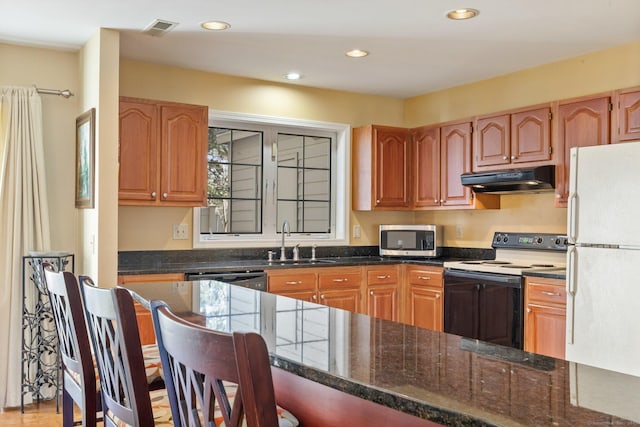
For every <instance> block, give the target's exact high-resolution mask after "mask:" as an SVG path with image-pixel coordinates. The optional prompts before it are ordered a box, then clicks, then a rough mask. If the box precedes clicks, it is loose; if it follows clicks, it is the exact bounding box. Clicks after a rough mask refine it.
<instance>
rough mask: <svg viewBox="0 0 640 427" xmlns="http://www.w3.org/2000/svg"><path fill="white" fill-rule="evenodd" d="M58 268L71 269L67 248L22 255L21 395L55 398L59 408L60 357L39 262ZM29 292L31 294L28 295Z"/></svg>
mask: <svg viewBox="0 0 640 427" xmlns="http://www.w3.org/2000/svg"><path fill="white" fill-rule="evenodd" d="M44 262H48V263H50V264H52V265H54V266H55V267H56V269H57V270H58V271H71V272H73V270H74V256H73V254H71V253H68V252H34V253H32V254H31V255H29V256H25V257H22V372H21V378H22V390H21V391H22V395H21V398H20V410H21V411H22V412H24V396H25V395H26V394H29V393H30V394H31V397H32V399H33V400H35V401H37V402H40V400H48V399H54V398H55V399H56V411H57V412H59V410H60V408H59V405H60V403H59V402H60V399H58V396H59V395H60V386H61V384H60V357H59V351H58V335H57V333H56V325H55V320H54V318H53V313H52V312H51V304H50V303H49V295H48V293H47V288H46V284H45V281H44V274H43V271H42V263H44ZM29 296H31V298H29Z"/></svg>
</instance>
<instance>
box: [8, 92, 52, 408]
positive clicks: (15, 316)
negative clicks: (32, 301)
mask: <svg viewBox="0 0 640 427" xmlns="http://www.w3.org/2000/svg"><path fill="white" fill-rule="evenodd" d="M0 151H1V152H2V163H1V164H0V227H1V230H2V232H1V233H0V407H11V406H18V405H20V396H21V383H22V379H21V378H20V372H21V365H22V363H21V335H22V256H23V255H26V254H27V253H28V252H30V251H46V250H49V249H50V247H49V215H48V210H47V197H46V196H47V195H46V188H45V171H44V148H43V135H42V104H41V102H40V95H38V93H37V91H36V89H35V88H19V87H0ZM29 399H30V396H29ZM25 403H28V401H26V402H25Z"/></svg>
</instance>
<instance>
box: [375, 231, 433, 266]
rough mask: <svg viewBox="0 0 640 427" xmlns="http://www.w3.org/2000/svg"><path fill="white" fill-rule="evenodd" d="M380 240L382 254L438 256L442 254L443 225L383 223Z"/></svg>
mask: <svg viewBox="0 0 640 427" xmlns="http://www.w3.org/2000/svg"><path fill="white" fill-rule="evenodd" d="M379 242H380V243H379V245H380V255H381V256H404V257H428V258H433V257H438V256H440V255H442V242H443V239H442V226H440V225H432V224H413V225H391V224H381V225H380V240H379Z"/></svg>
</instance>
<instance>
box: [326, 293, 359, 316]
mask: <svg viewBox="0 0 640 427" xmlns="http://www.w3.org/2000/svg"><path fill="white" fill-rule="evenodd" d="M319 297H320V298H319V302H320V304H324V305H327V306H329V307H334V308H341V309H342V310H348V311H350V312H352V313H359V312H360V289H328V290H324V291H320V292H319Z"/></svg>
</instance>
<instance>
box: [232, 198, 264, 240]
mask: <svg viewBox="0 0 640 427" xmlns="http://www.w3.org/2000/svg"><path fill="white" fill-rule="evenodd" d="M260 206H261V203H260V201H259V200H232V202H231V212H232V215H231V232H232V233H259V232H260V225H261V224H260V218H261V210H260Z"/></svg>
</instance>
